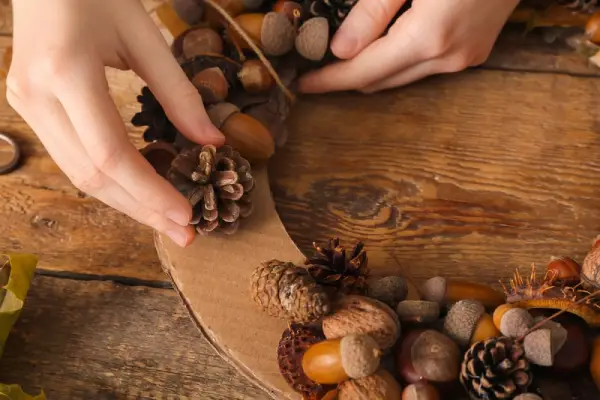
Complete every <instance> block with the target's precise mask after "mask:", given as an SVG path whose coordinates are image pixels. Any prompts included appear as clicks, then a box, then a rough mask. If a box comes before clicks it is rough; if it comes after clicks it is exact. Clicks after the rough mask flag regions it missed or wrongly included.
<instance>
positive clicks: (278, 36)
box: [227, 12, 296, 56]
mask: <svg viewBox="0 0 600 400" xmlns="http://www.w3.org/2000/svg"><path fill="white" fill-rule="evenodd" d="M235 21H236V22H237V24H238V25H239V26H240V27H241V28H242V29H243V30H244V32H245V33H246V34H247V35H248V36H249V38H250V39H251V40H252V41H253V42H254V43H255V44H256V45H257V46H260V47H261V48H262V49H263V51H264V52H265V53H266V54H267V55H270V56H282V55H284V54H286V53H288V52H290V51H291V50H292V48H293V47H294V40H295V38H296V30H295V29H294V26H293V25H292V24H291V23H290V21H289V20H288V19H287V17H286V16H285V15H283V14H280V13H276V12H269V13H266V14H263V13H248V14H241V15H238V16H237V17H236V18H235ZM227 36H228V37H229V38H230V40H231V41H233V42H234V43H236V44H237V45H238V46H239V47H240V48H243V49H251V47H250V45H249V44H248V43H247V42H246V41H245V40H244V39H243V38H242V37H241V36H240V35H239V34H238V33H237V31H236V30H235V29H233V28H232V27H231V26H228V28H227Z"/></svg>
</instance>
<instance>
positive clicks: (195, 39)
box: [181, 27, 223, 59]
mask: <svg viewBox="0 0 600 400" xmlns="http://www.w3.org/2000/svg"><path fill="white" fill-rule="evenodd" d="M181 53H182V55H183V56H184V57H185V58H187V59H190V58H193V57H196V56H201V55H203V54H223V39H221V36H219V34H218V33H217V32H215V31H214V30H213V29H210V28H204V27H196V28H192V29H189V30H188V31H186V32H185V33H184V34H183V35H182V38H181Z"/></svg>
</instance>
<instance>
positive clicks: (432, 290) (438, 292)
mask: <svg viewBox="0 0 600 400" xmlns="http://www.w3.org/2000/svg"><path fill="white" fill-rule="evenodd" d="M447 283H448V281H447V280H446V278H443V277H441V276H434V277H433V278H430V279H428V280H427V281H426V282H425V283H424V284H423V288H422V291H423V299H424V300H427V301H435V302H436V303H439V304H440V305H443V304H444V303H445V302H446V288H447Z"/></svg>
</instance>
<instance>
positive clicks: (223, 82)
mask: <svg viewBox="0 0 600 400" xmlns="http://www.w3.org/2000/svg"><path fill="white" fill-rule="evenodd" d="M192 83H193V84H194V86H195V87H196V89H198V92H199V93H200V97H202V102H203V103H204V104H215V103H219V102H222V101H224V100H225V99H226V98H227V94H228V93H229V84H228V83H227V79H226V78H225V75H224V74H223V71H221V69H220V68H218V67H212V68H207V69H205V70H202V71H200V72H198V73H197V74H196V75H195V76H194V77H193V78H192Z"/></svg>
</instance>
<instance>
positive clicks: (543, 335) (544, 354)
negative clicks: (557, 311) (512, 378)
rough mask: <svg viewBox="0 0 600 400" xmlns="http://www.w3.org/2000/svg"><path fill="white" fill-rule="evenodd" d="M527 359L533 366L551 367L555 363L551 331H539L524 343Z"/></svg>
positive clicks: (530, 335) (529, 336)
mask: <svg viewBox="0 0 600 400" xmlns="http://www.w3.org/2000/svg"><path fill="white" fill-rule="evenodd" d="M523 347H524V349H525V357H526V358H527V359H528V360H529V361H530V362H532V363H533V364H537V365H541V366H543V367H550V366H552V363H553V362H554V351H553V349H552V332H551V331H550V329H537V330H535V331H533V332H531V333H530V334H528V335H527V336H525V340H524V341H523Z"/></svg>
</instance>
